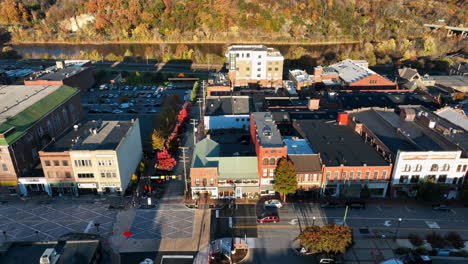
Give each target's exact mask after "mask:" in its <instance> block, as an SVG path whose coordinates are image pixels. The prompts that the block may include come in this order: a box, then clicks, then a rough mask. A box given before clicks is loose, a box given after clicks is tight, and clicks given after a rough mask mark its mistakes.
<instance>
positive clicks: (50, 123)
mask: <svg viewBox="0 0 468 264" xmlns="http://www.w3.org/2000/svg"><path fill="white" fill-rule="evenodd" d="M47 132H49V135H50V136H52V135H54V127H53V125H52V122H50V120H47Z"/></svg>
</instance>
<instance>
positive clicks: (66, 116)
mask: <svg viewBox="0 0 468 264" xmlns="http://www.w3.org/2000/svg"><path fill="white" fill-rule="evenodd" d="M62 115H63V122H64V123H65V124H68V112H67V109H66V108H63V109H62Z"/></svg>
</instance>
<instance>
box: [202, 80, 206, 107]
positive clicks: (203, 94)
mask: <svg viewBox="0 0 468 264" xmlns="http://www.w3.org/2000/svg"><path fill="white" fill-rule="evenodd" d="M205 85H206V82H205V80H203V81H202V98H203V107H205V105H206V104H205V103H206V101H205Z"/></svg>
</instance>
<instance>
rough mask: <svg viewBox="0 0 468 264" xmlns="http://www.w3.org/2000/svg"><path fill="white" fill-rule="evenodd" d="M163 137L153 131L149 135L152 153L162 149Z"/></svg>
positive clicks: (158, 132)
mask: <svg viewBox="0 0 468 264" xmlns="http://www.w3.org/2000/svg"><path fill="white" fill-rule="evenodd" d="M164 143H165V141H164V137H162V136H161V132H160V131H158V130H156V129H154V130H153V133H152V134H151V146H152V148H153V151H160V150H163V149H164Z"/></svg>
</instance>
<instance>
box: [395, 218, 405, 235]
mask: <svg viewBox="0 0 468 264" xmlns="http://www.w3.org/2000/svg"><path fill="white" fill-rule="evenodd" d="M402 220H403V219H401V218H398V225H397V230H396V232H395V240H396V239H397V236H398V231H399V230H400V225H401V221H402Z"/></svg>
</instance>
